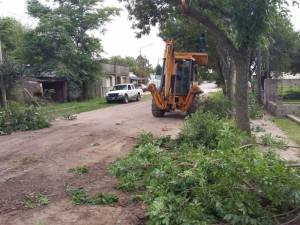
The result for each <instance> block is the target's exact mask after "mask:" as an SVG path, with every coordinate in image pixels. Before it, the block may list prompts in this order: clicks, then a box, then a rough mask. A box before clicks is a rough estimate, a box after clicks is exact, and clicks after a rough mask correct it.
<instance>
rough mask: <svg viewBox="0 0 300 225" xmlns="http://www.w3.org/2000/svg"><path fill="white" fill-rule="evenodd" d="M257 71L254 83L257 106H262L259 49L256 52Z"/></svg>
mask: <svg viewBox="0 0 300 225" xmlns="http://www.w3.org/2000/svg"><path fill="white" fill-rule="evenodd" d="M256 68H257V71H256V81H257V90H256V93H257V96H256V97H257V104H259V105H262V98H261V48H259V49H258V50H257V67H256Z"/></svg>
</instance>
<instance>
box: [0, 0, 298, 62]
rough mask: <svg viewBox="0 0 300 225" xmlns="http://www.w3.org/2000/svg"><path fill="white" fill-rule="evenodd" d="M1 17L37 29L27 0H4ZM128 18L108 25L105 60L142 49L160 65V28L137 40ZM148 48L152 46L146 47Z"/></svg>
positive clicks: (108, 1) (112, 0) (114, 0)
mask: <svg viewBox="0 0 300 225" xmlns="http://www.w3.org/2000/svg"><path fill="white" fill-rule="evenodd" d="M104 5H105V6H116V7H119V8H123V9H124V7H123V4H120V3H119V2H118V0H105V3H104ZM291 14H292V18H291V19H292V23H293V24H294V27H295V29H296V30H299V31H300V9H299V8H292V9H291ZM0 16H1V17H3V16H10V17H15V18H16V19H17V20H19V21H20V22H22V23H23V24H25V25H27V26H29V27H34V24H35V21H34V20H33V19H32V18H30V17H29V16H28V15H27V13H26V0H0ZM127 17H128V13H127V11H126V10H125V9H124V10H123V11H122V13H121V16H120V17H115V18H114V19H113V21H112V22H111V23H110V24H109V25H108V26H106V29H107V31H106V33H105V35H104V36H100V37H101V39H102V45H103V46H104V51H105V54H103V55H102V56H103V57H105V58H108V57H110V56H115V55H120V56H123V57H125V56H132V57H137V56H138V55H139V50H140V48H142V49H141V51H142V55H144V56H146V57H147V58H148V59H149V60H150V62H151V64H152V65H153V66H156V64H157V60H158V59H160V58H162V56H163V52H164V48H165V44H164V42H163V41H162V40H161V39H160V38H159V37H157V32H158V31H157V29H155V28H153V29H152V31H151V34H150V35H149V36H144V37H142V38H141V39H136V38H135V31H134V30H132V29H131V26H132V24H131V22H130V21H129V20H128V19H127ZM150 44H152V45H150ZM147 45H150V46H148V47H144V46H147ZM143 47H144V48H143Z"/></svg>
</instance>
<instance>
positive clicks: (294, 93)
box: [277, 85, 300, 104]
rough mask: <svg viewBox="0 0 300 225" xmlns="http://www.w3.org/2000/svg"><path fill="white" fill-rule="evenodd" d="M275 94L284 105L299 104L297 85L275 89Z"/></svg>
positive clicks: (299, 93)
mask: <svg viewBox="0 0 300 225" xmlns="http://www.w3.org/2000/svg"><path fill="white" fill-rule="evenodd" d="M277 94H278V95H279V96H281V97H282V99H283V102H284V103H287V104H300V86H299V85H289V86H287V85H285V86H280V87H278V89H277Z"/></svg>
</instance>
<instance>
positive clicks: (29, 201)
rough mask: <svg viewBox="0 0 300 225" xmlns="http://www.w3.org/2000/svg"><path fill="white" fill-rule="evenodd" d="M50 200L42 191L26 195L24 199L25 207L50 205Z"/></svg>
mask: <svg viewBox="0 0 300 225" xmlns="http://www.w3.org/2000/svg"><path fill="white" fill-rule="evenodd" d="M49 202H50V201H49V198H48V197H47V196H45V195H42V194H41V193H35V194H33V195H25V196H24V197H23V200H22V203H23V205H25V207H27V208H29V209H33V208H35V207H36V206H41V205H48V204H49Z"/></svg>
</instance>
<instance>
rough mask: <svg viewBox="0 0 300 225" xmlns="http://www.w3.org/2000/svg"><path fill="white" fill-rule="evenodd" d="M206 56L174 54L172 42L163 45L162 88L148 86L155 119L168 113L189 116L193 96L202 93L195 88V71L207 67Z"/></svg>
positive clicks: (186, 53) (196, 74) (196, 75)
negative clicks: (180, 112)
mask: <svg viewBox="0 0 300 225" xmlns="http://www.w3.org/2000/svg"><path fill="white" fill-rule="evenodd" d="M207 63H208V56H207V54H206V53H199V52H175V51H174V46H173V40H169V41H167V43H166V52H165V56H164V66H163V74H162V80H161V86H160V87H156V86H155V84H150V85H149V87H148V90H149V91H150V92H151V94H152V97H153V103H152V112H154V113H153V115H154V116H157V117H160V116H163V115H164V113H165V112H168V111H171V110H177V109H178V110H181V111H184V112H188V113H189V109H190V107H191V106H192V104H193V101H194V99H195V96H196V95H198V94H201V93H203V92H202V90H201V89H200V87H199V86H198V81H197V80H198V68H199V67H200V66H206V65H207Z"/></svg>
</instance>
